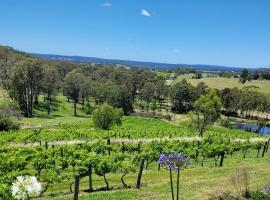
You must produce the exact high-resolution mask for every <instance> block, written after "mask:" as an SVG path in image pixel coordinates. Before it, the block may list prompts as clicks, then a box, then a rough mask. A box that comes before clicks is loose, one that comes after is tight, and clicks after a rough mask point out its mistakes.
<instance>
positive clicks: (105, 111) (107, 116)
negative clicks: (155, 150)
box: [93, 103, 123, 130]
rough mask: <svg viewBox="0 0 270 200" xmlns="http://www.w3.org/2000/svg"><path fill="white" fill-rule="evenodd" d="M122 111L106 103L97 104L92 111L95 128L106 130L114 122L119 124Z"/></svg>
mask: <svg viewBox="0 0 270 200" xmlns="http://www.w3.org/2000/svg"><path fill="white" fill-rule="evenodd" d="M122 116H123V111H122V110H121V109H117V108H113V107H112V106H110V105H108V104H106V103H105V104H102V105H100V106H98V107H97V108H96V109H95V110H94V112H93V121H94V124H95V126H96V127H97V128H101V129H104V130H108V129H109V128H110V127H111V126H112V125H114V124H117V125H119V124H121V117H122Z"/></svg>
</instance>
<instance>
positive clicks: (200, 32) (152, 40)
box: [0, 0, 270, 68]
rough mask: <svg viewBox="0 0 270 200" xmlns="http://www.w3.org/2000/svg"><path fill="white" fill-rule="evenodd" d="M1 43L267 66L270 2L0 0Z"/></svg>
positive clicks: (135, 57)
mask: <svg viewBox="0 0 270 200" xmlns="http://www.w3.org/2000/svg"><path fill="white" fill-rule="evenodd" d="M0 44H1V45H8V46H11V47H13V48H16V49H19V50H22V51H26V52H31V53H47V54H60V55H80V56H89V57H100V58H109V59H127V60H137V61H153V62H165V63H175V64H210V65H222V66H231V67H247V68H250V67H252V68H255V67H270V1H269V0H167V1H165V0H110V1H109V0H105V1H101V0H46V1H45V0H43V1H42V0H0Z"/></svg>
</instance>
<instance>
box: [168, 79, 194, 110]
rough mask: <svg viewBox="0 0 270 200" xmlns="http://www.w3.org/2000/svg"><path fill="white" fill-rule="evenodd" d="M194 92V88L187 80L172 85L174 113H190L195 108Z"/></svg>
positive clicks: (171, 95)
mask: <svg viewBox="0 0 270 200" xmlns="http://www.w3.org/2000/svg"><path fill="white" fill-rule="evenodd" d="M193 91H194V87H193V86H192V85H191V84H190V83H188V82H187V81H186V80H185V79H183V80H181V81H180V82H178V83H176V84H175V85H172V86H171V89H170V100H171V103H172V111H174V112H178V113H184V112H187V111H190V110H191V109H192V107H193V98H192V95H193Z"/></svg>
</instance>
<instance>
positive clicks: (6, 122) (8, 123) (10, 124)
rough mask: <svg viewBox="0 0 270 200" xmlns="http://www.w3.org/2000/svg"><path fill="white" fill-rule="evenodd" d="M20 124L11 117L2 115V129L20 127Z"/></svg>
mask: <svg viewBox="0 0 270 200" xmlns="http://www.w3.org/2000/svg"><path fill="white" fill-rule="evenodd" d="M19 128H20V126H19V124H18V123H17V122H15V121H14V120H12V119H11V118H10V117H9V118H2V117H0V131H9V130H16V129H19Z"/></svg>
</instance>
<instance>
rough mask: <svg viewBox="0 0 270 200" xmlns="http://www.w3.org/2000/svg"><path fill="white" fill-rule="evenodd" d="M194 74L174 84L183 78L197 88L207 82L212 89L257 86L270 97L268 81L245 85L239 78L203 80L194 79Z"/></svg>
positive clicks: (184, 76) (269, 82)
mask: <svg viewBox="0 0 270 200" xmlns="http://www.w3.org/2000/svg"><path fill="white" fill-rule="evenodd" d="M192 76H193V74H184V75H181V76H178V77H177V79H176V80H174V83H175V82H177V81H180V80H182V79H183V78H185V79H187V80H188V81H189V82H190V83H191V84H192V85H194V86H196V85H197V84H198V83H199V82H202V81H203V82H205V83H206V85H208V86H209V87H210V88H217V89H224V88H226V87H228V88H233V87H237V88H240V89H241V88H243V87H245V86H249V85H255V86H257V87H259V88H260V89H259V91H260V92H262V93H265V94H268V95H270V81H267V80H252V81H250V82H246V83H245V84H241V83H239V79H238V78H223V77H204V78H201V79H192Z"/></svg>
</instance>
